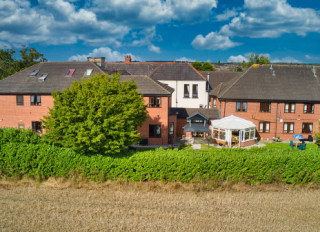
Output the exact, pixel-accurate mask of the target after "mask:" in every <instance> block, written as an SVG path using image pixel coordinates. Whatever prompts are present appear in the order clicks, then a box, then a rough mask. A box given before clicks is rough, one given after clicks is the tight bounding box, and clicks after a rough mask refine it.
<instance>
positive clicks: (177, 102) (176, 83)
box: [176, 80, 178, 107]
mask: <svg viewBox="0 0 320 232" xmlns="http://www.w3.org/2000/svg"><path fill="white" fill-rule="evenodd" d="M177 85H178V84H177V80H176V107H178V87H177Z"/></svg>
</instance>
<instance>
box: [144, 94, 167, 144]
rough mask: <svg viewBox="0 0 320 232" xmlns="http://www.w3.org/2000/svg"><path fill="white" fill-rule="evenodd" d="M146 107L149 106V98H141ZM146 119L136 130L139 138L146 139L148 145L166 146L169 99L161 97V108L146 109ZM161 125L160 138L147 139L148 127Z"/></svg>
mask: <svg viewBox="0 0 320 232" xmlns="http://www.w3.org/2000/svg"><path fill="white" fill-rule="evenodd" d="M143 99H144V101H145V103H146V105H148V104H149V97H143ZM147 111H148V119H147V121H145V122H144V123H143V124H142V127H139V128H138V132H139V133H140V135H141V137H142V138H144V139H148V143H149V144H156V145H166V144H168V133H169V131H168V123H169V99H168V97H161V107H159V108H150V107H148V108H147ZM150 124H151V125H161V138H149V125H150Z"/></svg>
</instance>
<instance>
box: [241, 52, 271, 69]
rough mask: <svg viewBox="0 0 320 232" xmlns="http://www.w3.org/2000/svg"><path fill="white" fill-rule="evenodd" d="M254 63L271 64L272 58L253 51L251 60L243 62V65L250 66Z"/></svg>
mask: <svg viewBox="0 0 320 232" xmlns="http://www.w3.org/2000/svg"><path fill="white" fill-rule="evenodd" d="M253 64H270V60H269V58H268V57H266V56H263V55H259V54H257V53H255V54H253V53H251V56H250V58H249V61H248V62H242V66H243V67H250V66H251V65H253Z"/></svg>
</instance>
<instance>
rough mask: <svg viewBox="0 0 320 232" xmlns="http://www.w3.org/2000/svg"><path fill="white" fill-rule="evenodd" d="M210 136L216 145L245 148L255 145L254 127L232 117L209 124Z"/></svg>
mask: <svg viewBox="0 0 320 232" xmlns="http://www.w3.org/2000/svg"><path fill="white" fill-rule="evenodd" d="M211 135H212V138H213V139H214V140H216V142H217V143H221V144H226V145H228V147H245V146H250V145H253V144H254V143H255V140H256V125H255V124H254V123H253V122H251V121H249V120H246V119H243V118H239V117H237V116H234V115H230V116H228V117H225V118H222V119H219V120H214V121H212V122H211Z"/></svg>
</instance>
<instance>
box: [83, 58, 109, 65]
mask: <svg viewBox="0 0 320 232" xmlns="http://www.w3.org/2000/svg"><path fill="white" fill-rule="evenodd" d="M87 60H88V61H89V62H93V63H95V64H97V65H98V66H100V67H104V62H105V61H106V58H105V57H88V58H87Z"/></svg>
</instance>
